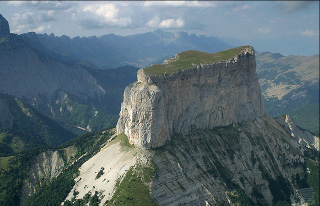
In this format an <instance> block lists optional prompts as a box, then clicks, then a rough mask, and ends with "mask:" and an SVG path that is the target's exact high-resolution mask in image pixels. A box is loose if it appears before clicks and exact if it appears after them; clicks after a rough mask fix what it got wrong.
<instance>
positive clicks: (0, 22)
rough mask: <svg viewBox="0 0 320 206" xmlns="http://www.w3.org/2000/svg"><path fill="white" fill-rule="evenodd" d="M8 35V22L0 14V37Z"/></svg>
mask: <svg viewBox="0 0 320 206" xmlns="http://www.w3.org/2000/svg"><path fill="white" fill-rule="evenodd" d="M9 34H10V29H9V23H8V21H7V20H6V19H5V18H4V17H3V16H2V15H1V14H0V37H1V36H8V35H9Z"/></svg>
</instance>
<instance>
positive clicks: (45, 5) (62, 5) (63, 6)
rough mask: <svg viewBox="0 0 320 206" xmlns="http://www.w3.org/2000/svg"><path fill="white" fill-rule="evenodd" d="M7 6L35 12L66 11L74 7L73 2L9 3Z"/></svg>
mask: <svg viewBox="0 0 320 206" xmlns="http://www.w3.org/2000/svg"><path fill="white" fill-rule="evenodd" d="M8 4H9V5H13V6H27V7H29V8H34V9H37V10H68V9H70V8H72V7H74V6H75V4H74V3H73V2H68V1H10V2H8Z"/></svg>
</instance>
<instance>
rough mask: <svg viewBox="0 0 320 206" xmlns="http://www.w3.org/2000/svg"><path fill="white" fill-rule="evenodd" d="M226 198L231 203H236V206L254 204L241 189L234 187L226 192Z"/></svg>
mask: <svg viewBox="0 0 320 206" xmlns="http://www.w3.org/2000/svg"><path fill="white" fill-rule="evenodd" d="M227 198H228V199H229V200H230V202H231V205H238V206H251V205H254V203H253V202H252V200H251V199H250V198H249V197H248V196H247V195H246V193H245V192H244V191H243V190H242V189H236V190H233V191H231V192H227Z"/></svg>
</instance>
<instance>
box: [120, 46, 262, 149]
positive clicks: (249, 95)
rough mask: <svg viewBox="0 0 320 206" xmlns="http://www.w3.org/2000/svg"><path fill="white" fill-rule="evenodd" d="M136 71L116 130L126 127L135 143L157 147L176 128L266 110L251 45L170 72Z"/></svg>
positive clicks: (250, 115) (232, 120)
mask: <svg viewBox="0 0 320 206" xmlns="http://www.w3.org/2000/svg"><path fill="white" fill-rule="evenodd" d="M237 49H238V48H237ZM226 52H229V51H228V50H226ZM201 54H203V53H201ZM183 55H184V54H183V52H182V53H180V54H178V55H177V57H176V58H174V59H171V60H169V61H167V64H168V62H170V61H171V62H177V61H180V59H181V58H180V59H179V56H180V57H181V56H183ZM206 55H208V54H206ZM222 55H223V53H222ZM217 57H220V56H217ZM196 58H199V57H198V56H197V57H196ZM198 60H199V59H195V60H194V61H195V62H199V61H198ZM200 62H201V61H200ZM168 65H169V64H168ZM137 76H138V81H137V82H135V83H133V84H131V85H129V86H128V87H127V88H126V89H125V92H124V101H123V103H122V105H121V112H120V118H119V121H118V124H117V132H118V133H121V132H123V131H124V132H125V134H126V135H127V136H128V138H129V141H130V143H132V144H135V145H141V146H143V147H146V148H155V147H159V146H162V145H164V144H166V142H168V141H169V140H170V135H172V134H173V133H181V134H188V133H189V131H190V130H192V129H195V128H197V129H204V128H208V129H211V128H213V127H216V126H226V125H230V124H233V123H239V122H243V121H250V120H253V119H255V118H257V117H260V116H262V115H263V114H264V113H265V111H264V107H263V103H262V99H261V92H260V87H259V84H258V77H257V74H256V64H255V56H254V50H253V48H252V47H244V48H243V49H241V51H240V53H237V54H236V55H235V56H234V57H232V58H228V59H226V60H222V61H218V62H213V63H210V62H209V63H198V64H191V65H190V67H189V68H187V69H181V70H179V69H178V70H176V71H174V72H171V74H168V73H167V72H164V74H160V75H152V74H150V73H148V72H147V71H146V69H141V70H139V71H138V75H137Z"/></svg>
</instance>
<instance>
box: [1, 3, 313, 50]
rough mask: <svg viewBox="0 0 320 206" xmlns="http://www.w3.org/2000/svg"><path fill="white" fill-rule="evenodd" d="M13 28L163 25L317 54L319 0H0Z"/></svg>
mask: <svg viewBox="0 0 320 206" xmlns="http://www.w3.org/2000/svg"><path fill="white" fill-rule="evenodd" d="M0 14H2V15H3V16H4V17H5V18H6V19H7V20H8V22H9V24H10V30H11V32H12V33H17V34H21V33H27V32H36V33H47V34H51V33H54V34H55V35H56V36H62V35H67V36H69V37H75V36H80V37H82V36H102V35H106V34H110V33H114V34H118V35H121V36H128V35H133V34H138V33H145V32H152V31H154V30H156V29H162V30H164V31H169V32H178V31H185V32H188V33H189V34H192V33H194V34H197V35H206V36H215V37H218V38H220V39H221V40H223V41H225V42H226V43H228V44H230V45H234V46H239V45H243V44H250V45H252V46H254V48H255V49H256V50H258V51H270V52H279V53H282V54H283V55H291V54H292V55H302V56H306V55H314V54H319V1H247V2H246V1H223V2H220V1H0Z"/></svg>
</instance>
